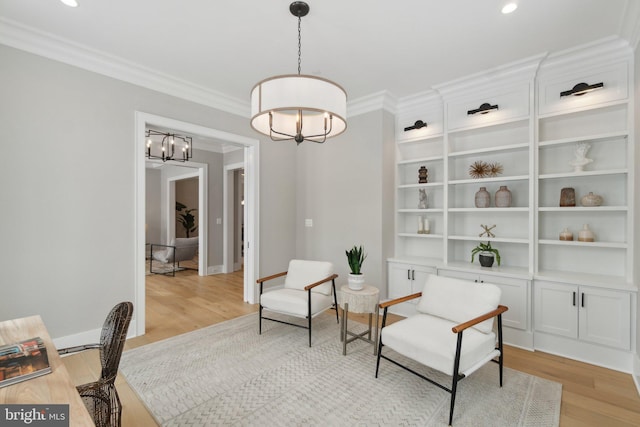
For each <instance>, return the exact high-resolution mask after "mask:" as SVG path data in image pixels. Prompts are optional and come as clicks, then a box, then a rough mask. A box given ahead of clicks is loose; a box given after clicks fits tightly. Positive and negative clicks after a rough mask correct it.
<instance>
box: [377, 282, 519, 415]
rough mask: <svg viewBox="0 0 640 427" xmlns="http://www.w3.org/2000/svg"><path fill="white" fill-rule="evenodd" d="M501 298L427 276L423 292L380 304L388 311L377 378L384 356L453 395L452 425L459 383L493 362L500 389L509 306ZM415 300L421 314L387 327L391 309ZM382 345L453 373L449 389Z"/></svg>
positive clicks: (482, 288)
mask: <svg viewBox="0 0 640 427" xmlns="http://www.w3.org/2000/svg"><path fill="white" fill-rule="evenodd" d="M500 296H501V290H500V288H498V287H497V286H496V285H492V284H489V283H482V284H478V283H474V282H470V281H466V280H460V279H453V278H448V277H442V276H435V275H429V276H428V277H427V280H426V283H425V285H424V289H423V290H422V292H419V293H416V294H412V295H409V296H406V297H402V298H397V299H394V300H391V301H386V302H382V303H380V308H382V309H384V312H383V316H382V330H381V333H380V342H379V344H378V359H377V362H376V378H378V370H379V368H380V358H383V359H386V360H388V361H390V362H392V363H394V364H396V365H398V366H400V367H401V368H404V369H406V370H407V371H409V372H411V373H413V374H415V375H417V376H419V377H420V378H422V379H425V380H427V381H429V382H430V383H432V384H435V385H436V386H438V387H440V388H441V389H443V390H445V391H447V392H449V393H450V394H451V402H450V408H449V425H451V423H452V421H453V408H454V405H455V400H456V388H457V385H458V381H460V380H462V379H463V378H465V377H467V376H469V375H470V374H471V373H473V372H475V371H476V370H477V369H479V368H480V367H482V366H483V365H484V364H485V363H487V362H489V361H494V362H496V363H498V364H499V375H500V387H502V365H503V352H502V313H504V312H505V311H507V310H508V308H507V307H505V306H502V305H499V303H500ZM414 298H420V301H419V302H418V304H417V314H415V315H413V316H410V317H407V318H406V319H403V320H400V321H398V322H395V323H393V324H391V325H389V326H386V321H387V309H388V308H389V307H390V306H392V305H394V304H398V303H401V302H405V301H409V300H411V299H414ZM496 319H497V322H494V320H496ZM494 323H496V324H495V325H494ZM494 326H495V329H496V330H497V335H498V336H497V339H496V331H495V330H494ZM463 333H464V337H465V340H464V341H463V339H462V337H463ZM383 347H389V348H390V349H392V350H394V351H395V352H396V353H399V354H401V355H403V356H405V357H407V358H409V359H413V360H414V361H416V362H418V363H420V364H422V365H425V366H428V367H430V368H432V369H435V370H437V371H440V372H443V373H444V374H446V375H450V376H451V377H452V383H451V388H448V387H446V386H444V385H442V384H440V383H438V382H436V381H434V380H432V379H430V378H427V377H426V376H425V375H423V374H421V373H419V372H417V371H416V370H415V369H412V368H410V367H407V366H405V365H403V364H401V363H400V362H399V361H398V360H397V357H396V359H392V358H391V357H389V355H386V354H382V349H383ZM496 358H497V360H496Z"/></svg>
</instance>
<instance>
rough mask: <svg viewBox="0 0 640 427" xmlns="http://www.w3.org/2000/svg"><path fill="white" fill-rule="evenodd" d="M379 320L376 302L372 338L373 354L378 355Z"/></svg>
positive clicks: (378, 308) (378, 307)
mask: <svg viewBox="0 0 640 427" xmlns="http://www.w3.org/2000/svg"><path fill="white" fill-rule="evenodd" d="M379 321H380V306H379V305H377V304H376V333H375V335H374V337H373V338H374V340H373V355H374V356H377V355H378V333H379V332H380V331H379V330H378V322H379Z"/></svg>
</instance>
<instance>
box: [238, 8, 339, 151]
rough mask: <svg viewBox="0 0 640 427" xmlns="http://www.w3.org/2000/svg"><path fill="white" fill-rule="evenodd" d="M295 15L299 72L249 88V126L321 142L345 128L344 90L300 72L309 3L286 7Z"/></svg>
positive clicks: (277, 138) (286, 137)
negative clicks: (250, 89)
mask: <svg viewBox="0 0 640 427" xmlns="http://www.w3.org/2000/svg"><path fill="white" fill-rule="evenodd" d="M289 11H290V12H291V14H292V15H293V16H296V17H298V74H286V75H279V76H274V77H270V78H268V79H265V80H262V81H260V82H259V83H258V84H256V85H255V86H254V87H253V89H252V91H251V127H252V128H253V129H255V130H256V131H258V132H260V133H262V134H264V135H268V136H269V137H270V138H271V139H272V140H273V141H291V140H292V141H296V142H297V143H298V144H300V143H301V142H302V141H312V142H318V143H323V142H325V141H326V140H327V138H331V137H334V136H336V135H339V134H341V133H342V132H344V131H345V129H346V128H347V122H346V116H347V114H346V113H347V93H346V92H345V90H344V89H343V88H342V87H340V86H339V85H337V84H335V83H334V82H332V81H330V80H327V79H324V78H321V77H316V76H310V75H306V74H301V50H302V49H301V47H302V37H301V34H302V33H301V28H300V27H301V22H302V17H303V16H306V15H307V14H308V13H309V5H308V4H307V3H305V2H302V1H294V2H293V3H291V5H290V6H289Z"/></svg>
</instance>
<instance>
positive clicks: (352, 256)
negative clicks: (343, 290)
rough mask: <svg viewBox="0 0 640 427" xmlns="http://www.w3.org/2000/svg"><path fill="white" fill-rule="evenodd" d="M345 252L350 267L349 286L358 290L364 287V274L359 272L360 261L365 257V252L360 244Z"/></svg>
mask: <svg viewBox="0 0 640 427" xmlns="http://www.w3.org/2000/svg"><path fill="white" fill-rule="evenodd" d="M345 253H346V254H347V261H348V262H349V268H350V269H351V273H350V274H349V281H348V282H349V288H350V289H353V290H356V291H358V290H360V289H362V288H363V287H364V275H363V274H362V272H361V268H362V263H363V262H364V260H365V259H366V258H367V254H365V253H364V248H363V247H362V246H360V247H358V246H354V247H353V248H352V249H351V250H348V251H345Z"/></svg>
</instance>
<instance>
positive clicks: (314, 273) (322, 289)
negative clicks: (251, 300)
mask: <svg viewBox="0 0 640 427" xmlns="http://www.w3.org/2000/svg"><path fill="white" fill-rule="evenodd" d="M283 276H286V277H285V281H284V287H283V288H279V289H273V290H270V291H267V292H263V284H264V282H267V281H269V280H273V279H276V278H278V277H283ZM337 277H338V275H337V274H333V264H331V263H330V262H322V261H306V260H299V259H294V260H291V261H290V262H289V269H288V270H287V271H284V272H282V273H277V274H274V275H272V276H268V277H264V278H261V279H258V280H257V283H258V284H259V285H260V301H259V302H260V308H259V313H258V314H259V327H258V333H260V334H262V319H266V320H272V321H274V322H279V323H285V324H287V325H292V326H297V327H300V328H306V329H308V330H309V347H311V319H312V318H314V317H315V316H317V315H318V314H320V313H322V312H323V311H325V310H327V309H328V308H331V307H332V306H333V307H336V323H339V320H338V310H337V307H338V302H337V299H336V282H335V279H336V278H337ZM264 310H267V311H271V312H274V313H280V314H285V315H287V316H293V317H299V318H303V319H307V326H304V325H300V324H297V323H290V322H287V321H284V320H281V319H275V318H271V317H265V316H264V314H263V311H264Z"/></svg>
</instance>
